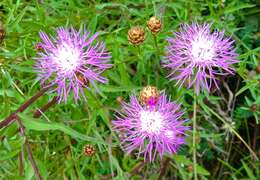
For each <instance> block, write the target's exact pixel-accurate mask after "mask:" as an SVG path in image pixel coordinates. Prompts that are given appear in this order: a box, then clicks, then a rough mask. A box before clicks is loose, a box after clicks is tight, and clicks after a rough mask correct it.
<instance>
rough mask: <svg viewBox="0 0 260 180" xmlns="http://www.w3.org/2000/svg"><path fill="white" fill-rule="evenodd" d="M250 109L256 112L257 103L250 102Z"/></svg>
mask: <svg viewBox="0 0 260 180" xmlns="http://www.w3.org/2000/svg"><path fill="white" fill-rule="evenodd" d="M250 109H251V111H252V112H256V111H257V105H256V104H252V106H251V107H250Z"/></svg>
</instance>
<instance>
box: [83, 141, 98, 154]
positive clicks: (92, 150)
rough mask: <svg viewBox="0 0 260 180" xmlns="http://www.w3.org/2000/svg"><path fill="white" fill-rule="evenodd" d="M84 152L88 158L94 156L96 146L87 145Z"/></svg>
mask: <svg viewBox="0 0 260 180" xmlns="http://www.w3.org/2000/svg"><path fill="white" fill-rule="evenodd" d="M83 152H84V154H85V155H86V156H93V155H94V154H95V153H96V149H95V148H94V146H92V145H90V144H87V145H85V146H84V148H83Z"/></svg>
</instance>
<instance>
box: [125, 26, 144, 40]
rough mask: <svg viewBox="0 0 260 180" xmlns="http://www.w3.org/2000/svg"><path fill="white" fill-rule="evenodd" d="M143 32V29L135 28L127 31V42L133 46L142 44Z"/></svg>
mask: <svg viewBox="0 0 260 180" xmlns="http://www.w3.org/2000/svg"><path fill="white" fill-rule="evenodd" d="M144 39H145V32H144V30H143V28H141V27H139V26H136V27H133V28H131V29H130V30H129V31H128V41H129V42H130V43H131V44H133V45H140V44H142V43H143V42H144Z"/></svg>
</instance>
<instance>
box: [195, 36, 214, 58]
mask: <svg viewBox="0 0 260 180" xmlns="http://www.w3.org/2000/svg"><path fill="white" fill-rule="evenodd" d="M213 45H214V42H213V41H212V40H210V39H207V38H206V37H203V35H198V37H197V38H195V40H193V42H192V49H191V53H192V56H193V61H194V62H205V61H211V60H212V58H213V57H214V55H215V52H214V47H213Z"/></svg>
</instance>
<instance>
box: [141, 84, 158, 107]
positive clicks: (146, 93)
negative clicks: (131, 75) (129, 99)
mask: <svg viewBox="0 0 260 180" xmlns="http://www.w3.org/2000/svg"><path fill="white" fill-rule="evenodd" d="M159 96H160V92H159V91H158V89H157V88H156V87H155V86H146V87H144V88H143V89H142V90H141V92H140V101H141V103H142V104H145V105H152V104H154V103H156V101H157V100H158V99H159Z"/></svg>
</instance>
